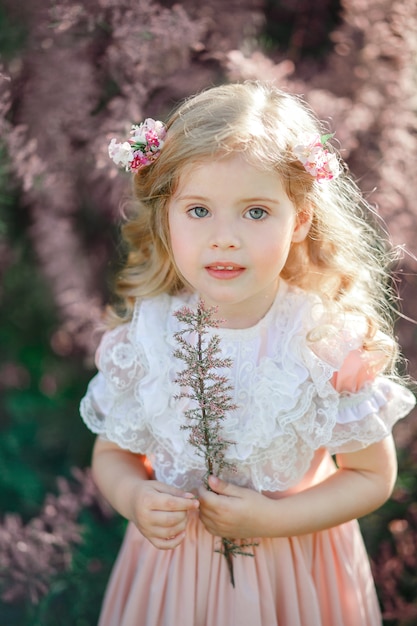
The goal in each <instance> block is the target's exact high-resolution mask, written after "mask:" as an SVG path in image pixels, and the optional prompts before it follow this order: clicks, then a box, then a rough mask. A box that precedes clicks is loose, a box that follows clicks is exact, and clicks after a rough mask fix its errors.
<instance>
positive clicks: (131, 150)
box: [109, 117, 166, 172]
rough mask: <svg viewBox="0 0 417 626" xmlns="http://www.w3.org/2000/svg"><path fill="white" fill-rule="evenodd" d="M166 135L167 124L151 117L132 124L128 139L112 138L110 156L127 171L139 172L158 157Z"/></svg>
mask: <svg viewBox="0 0 417 626" xmlns="http://www.w3.org/2000/svg"><path fill="white" fill-rule="evenodd" d="M165 136H166V128H165V125H164V124H163V123H162V122H160V121H158V120H153V119H152V118H150V117H149V118H148V119H146V120H145V121H144V122H142V124H139V125H133V126H132V130H131V131H130V138H129V139H128V140H127V141H124V142H122V143H120V142H118V141H117V140H116V139H112V140H111V142H110V144H109V156H110V158H111V159H112V161H113V162H114V163H116V165H119V166H121V167H123V168H124V169H125V170H126V171H127V172H137V171H138V170H140V169H141V168H142V167H145V166H146V165H150V164H151V163H152V162H153V161H155V159H157V158H158V156H159V152H160V150H161V149H162V148H163V146H164V140H165Z"/></svg>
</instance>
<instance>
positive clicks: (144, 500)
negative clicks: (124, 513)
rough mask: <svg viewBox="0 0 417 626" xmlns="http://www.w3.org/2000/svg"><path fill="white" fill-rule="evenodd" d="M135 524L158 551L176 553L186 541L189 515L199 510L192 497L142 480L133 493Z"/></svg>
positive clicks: (163, 485) (195, 500)
mask: <svg viewBox="0 0 417 626" xmlns="http://www.w3.org/2000/svg"><path fill="white" fill-rule="evenodd" d="M133 498H134V500H133V511H132V515H131V520H132V521H133V523H134V524H135V525H136V526H137V528H138V529H139V530H140V532H141V533H142V535H143V536H144V537H146V539H148V541H150V542H151V544H152V545H153V546H155V548H159V549H162V550H172V548H176V547H177V546H178V545H179V544H180V543H181V542H182V540H183V539H184V537H185V529H186V526H187V521H188V512H189V511H194V510H196V509H198V506H199V503H198V500H197V499H196V498H195V497H194V496H193V494H192V493H187V492H183V491H181V490H179V489H176V488H175V487H170V486H169V485H165V484H164V483H160V482H158V481H156V480H145V481H144V480H140V481H139V482H138V484H137V487H136V489H135V490H134V492H133Z"/></svg>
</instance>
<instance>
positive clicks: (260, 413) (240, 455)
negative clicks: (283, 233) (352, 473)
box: [81, 282, 414, 492]
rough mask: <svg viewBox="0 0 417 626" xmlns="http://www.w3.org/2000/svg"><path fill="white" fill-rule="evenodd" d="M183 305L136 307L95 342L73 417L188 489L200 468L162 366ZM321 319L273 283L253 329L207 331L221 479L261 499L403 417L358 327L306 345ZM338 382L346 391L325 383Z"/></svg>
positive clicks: (408, 404)
mask: <svg viewBox="0 0 417 626" xmlns="http://www.w3.org/2000/svg"><path fill="white" fill-rule="evenodd" d="M184 304H186V305H187V306H189V307H194V306H196V304H197V297H196V295H193V294H181V295H179V296H168V295H160V296H157V297H154V298H151V299H148V300H144V301H142V302H138V303H137V304H136V307H135V312H134V315H133V319H132V321H131V322H130V323H128V324H125V325H122V326H119V327H117V328H116V329H114V330H111V331H109V332H107V333H106V334H105V335H104V337H103V339H102V342H101V344H100V347H99V350H98V354H97V365H98V369H99V372H98V374H97V375H96V376H95V377H94V378H93V380H92V381H91V383H90V385H89V388H88V390H87V393H86V396H85V397H84V398H83V400H82V403H81V414H82V417H83V419H84V420H85V422H86V424H87V425H88V426H89V428H90V429H91V430H92V431H93V432H95V433H97V434H99V435H100V436H102V437H105V438H107V439H109V440H111V441H114V442H115V443H117V444H118V445H119V446H121V447H122V448H126V449H129V450H131V451H132V452H137V453H142V454H146V455H147V456H148V458H149V459H150V461H151V463H152V466H153V468H154V471H155V475H156V477H157V479H158V480H161V481H163V482H166V483H169V484H172V485H175V486H177V487H179V488H186V489H188V490H190V489H194V488H196V487H197V486H198V485H199V484H200V483H201V479H202V476H203V475H204V473H205V468H204V461H203V459H202V457H201V456H198V454H197V452H196V449H195V448H194V447H193V446H191V445H190V443H189V441H188V436H189V435H188V431H187V430H184V429H183V428H181V426H183V425H184V424H185V419H186V418H185V416H184V411H186V410H187V408H189V406H190V402H192V401H191V400H187V399H185V398H180V399H178V397H177V396H178V393H179V391H180V389H179V386H178V384H177V383H176V382H175V380H176V377H177V375H178V371H180V370H181V369H183V363H182V361H179V360H178V359H176V358H174V357H173V352H174V350H175V348H176V347H177V345H176V342H175V339H174V333H175V332H176V331H178V330H179V329H180V328H181V325H180V322H179V321H178V320H177V318H176V317H175V316H174V311H176V310H177V309H179V308H181V307H182V306H183V305H184ZM321 315H322V307H321V304H320V302H319V300H318V299H317V298H316V297H313V296H311V295H309V294H306V293H305V292H304V291H302V290H300V289H297V288H293V287H290V286H288V285H287V284H286V283H285V282H282V283H281V285H280V288H279V290H278V293H277V297H276V299H275V302H274V303H273V305H272V307H271V309H270V310H269V311H268V313H267V314H266V315H265V317H264V318H262V319H261V320H260V321H259V322H258V323H257V324H256V325H255V326H253V327H250V328H246V329H228V328H218V329H212V330H211V331H210V332H211V333H216V334H217V335H218V336H219V337H220V349H221V354H222V356H223V357H227V358H229V359H231V362H232V365H231V367H230V368H228V370H227V372H226V374H227V376H228V378H229V379H230V382H231V386H232V388H233V392H232V395H233V402H234V403H235V404H236V405H237V409H235V410H233V411H230V412H229V413H228V414H227V415H226V418H225V420H224V421H223V422H222V430H223V436H224V437H225V439H227V440H228V441H232V442H234V443H233V444H232V445H229V447H228V449H227V453H226V459H227V461H229V462H230V463H231V464H233V466H234V467H235V471H233V472H232V471H229V472H227V471H225V473H224V474H223V478H225V479H226V480H230V481H232V482H234V483H236V484H240V485H245V486H250V487H252V488H254V489H257V490H259V491H266V492H276V491H284V490H287V489H293V488H294V487H295V486H296V485H297V484H299V483H300V481H302V479H303V477H307V476H309V475H310V474H311V476H313V475H315V474H314V471H313V470H314V463H318V462H320V463H321V462H325V464H326V467H327V460H325V461H324V458H325V457H324V456H323V454H325V456H326V457H327V458H328V459H330V455H331V454H335V453H338V452H347V451H354V450H358V449H361V448H363V447H365V446H368V445H370V444H372V443H374V442H376V441H379V440H381V439H383V438H384V437H385V436H387V435H388V434H389V433H390V431H391V428H392V425H393V423H394V422H395V421H396V420H398V419H399V418H400V417H403V416H404V415H406V414H407V413H408V412H409V411H410V410H411V408H412V407H413V405H414V396H413V394H412V393H411V392H410V391H409V390H407V389H406V388H404V387H403V386H401V385H399V384H397V383H396V382H393V381H392V380H390V379H389V378H386V377H384V376H379V375H377V372H375V371H374V367H373V365H372V362H371V359H369V362H368V360H367V359H365V360H364V359H363V354H362V353H361V352H360V351H361V350H362V343H363V333H362V332H361V324H357V323H355V324H346V323H345V322H343V323H340V324H338V332H337V333H336V334H335V333H333V334H332V337H331V339H328V340H325V341H319V342H315V343H312V342H311V341H310V340H309V333H310V332H311V330H312V329H313V328H315V327H316V326H317V324H320V316H321ZM355 352H356V353H358V354H361V358H360V359H359V362H360V365H357V364H356V365H355V362H356V361H358V359H356V361H355V359H354V358H351V355H354V354H355ZM344 363H348V367H349V368H350V370H352V371H349V372H348V374H349V375H348V376H347V375H346V372H343V367H344ZM352 364H353V365H352ZM345 369H346V367H345ZM364 372H365V374H364ZM342 374H343V375H342ZM338 376H339V379H340V380H339V383H340V381H341V380H342V379H346V380H349V381H350V382H349V386H350V387H349V388H343V386H342V387H341V385H340V384H337V378H338ZM359 383H360V384H359ZM322 449H324V450H325V451H326V452H325V453H322V452H321V450H322ZM320 463H319V464H320ZM309 470H310V474H307V473H308V472H309Z"/></svg>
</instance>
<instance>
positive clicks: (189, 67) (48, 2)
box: [0, 0, 417, 618]
mask: <svg viewBox="0 0 417 626" xmlns="http://www.w3.org/2000/svg"><path fill="white" fill-rule="evenodd" d="M3 4H4V5H5V6H6V7H7V9H8V11H9V12H10V15H12V16H14V17H15V18H16V19H17V20H20V19H22V20H24V21H25V23H26V24H27V26H28V29H29V37H28V40H27V42H26V47H25V49H24V50H23V51H22V53H21V54H20V55H19V56H17V57H15V58H13V59H11V60H10V61H8V62H6V61H4V62H3V64H2V65H1V66H0V136H1V137H2V138H3V139H4V140H5V142H6V145H7V148H8V152H9V156H10V173H11V174H12V175H13V176H14V177H15V179H16V181H17V182H18V185H19V187H20V188H21V190H22V206H21V210H22V213H23V214H24V218H25V220H26V223H27V229H28V233H29V235H30V238H31V241H32V243H33V247H34V249H35V251H36V254H37V258H38V259H39V267H40V268H41V270H42V272H43V274H44V275H45V277H46V278H47V280H48V282H49V284H50V286H51V289H52V293H53V297H54V300H55V302H56V305H57V308H58V310H59V313H60V317H61V320H62V324H61V327H60V328H59V329H58V330H57V331H56V333H55V334H54V336H53V337H52V338H51V345H52V348H53V349H54V350H55V352H57V353H58V354H61V355H68V354H71V353H73V352H79V353H82V354H84V355H86V356H87V357H88V358H91V357H92V355H93V353H94V350H95V347H96V345H97V341H98V336H97V335H96V334H94V333H92V329H93V328H94V327H95V325H96V324H97V321H98V320H99V318H100V312H101V308H102V305H103V302H104V300H105V299H106V293H105V291H106V288H105V283H104V280H103V276H105V275H106V272H107V264H108V260H109V257H110V255H111V254H112V252H111V249H110V246H109V243H108V240H107V239H106V237H105V236H104V235H103V232H104V231H105V230H106V228H108V227H109V226H110V225H113V224H115V223H117V221H118V219H119V215H120V199H121V198H123V197H126V196H127V194H128V192H129V177H128V176H124V175H122V174H120V173H119V172H118V171H117V170H116V168H114V167H113V165H112V164H111V162H110V160H109V159H108V157H107V144H108V141H109V139H110V138H111V137H112V136H116V137H121V136H123V134H125V133H127V132H128V129H129V128H130V125H131V124H132V123H138V122H140V121H142V120H143V119H144V118H145V117H148V116H151V117H154V118H158V119H164V117H165V116H166V114H167V113H168V112H169V111H170V110H171V108H172V107H173V105H174V104H175V103H176V102H177V101H178V100H179V99H182V98H184V97H186V96H188V95H190V94H192V93H194V92H196V91H198V90H200V89H202V88H204V87H206V86H209V85H212V84H218V83H221V82H227V81H230V80H241V79H245V78H258V79H267V80H274V81H276V83H277V84H278V85H279V86H281V87H283V88H284V89H288V90H290V91H294V92H296V93H299V94H303V95H304V96H305V97H306V99H307V100H308V102H309V103H310V104H311V105H312V107H313V108H314V109H315V110H316V111H317V112H318V114H319V116H320V117H321V118H322V119H324V120H326V121H327V122H328V125H329V127H330V129H331V130H332V131H336V139H337V140H339V141H340V145H341V152H342V156H343V157H344V158H345V159H346V160H347V162H348V164H349V166H350V168H351V170H352V172H353V174H354V175H355V176H356V178H357V179H358V182H359V184H360V186H361V188H362V189H363V191H364V192H365V194H366V195H367V197H368V198H369V200H370V202H371V203H373V204H375V205H376V206H377V208H378V210H379V212H380V214H381V216H382V218H383V219H384V220H385V222H386V224H387V226H388V229H389V231H390V232H391V234H392V238H393V241H394V243H395V244H397V245H398V246H400V247H401V246H402V247H405V249H407V250H408V251H409V253H404V254H403V255H402V259H401V260H400V262H399V268H398V277H399V280H400V284H399V287H400V292H401V296H402V298H403V311H404V314H405V315H408V316H409V317H411V318H413V319H417V298H416V297H415V293H416V289H417V278H416V269H417V262H416V258H415V257H414V256H413V253H414V255H415V254H416V253H417V246H416V233H417V205H416V203H415V198H416V197H417V177H416V176H415V172H414V170H415V164H416V163H417V115H416V110H417V106H416V104H417V101H416V93H417V90H416V86H417V85H416V81H417V79H416V77H417V37H416V36H415V34H416V32H417V4H416V2H415V0H341V4H340V9H341V12H340V20H339V22H338V23H337V25H336V26H335V25H334V24H335V21H334V20H333V22H332V24H333V26H332V30H331V32H327V30H326V25H327V24H328V23H329V20H328V17H329V11H330V9H331V6H333V8H334V3H332V2H331V0H317V1H316V2H315V3H311V2H309V1H308V0H301V1H300V0H281V1H278V0H276V1H275V2H273V1H272V0H270V2H269V3H267V2H266V0H265V1H264V0H243V1H240V0H230V1H229V2H224V0H208V1H207V2H205V3H199V2H194V1H193V0H183V1H180V2H177V3H174V2H171V1H169V0H161V2H160V3H158V2H157V1H155V0H85V1H84V2H76V1H74V0H54V1H52V0H32V1H31V2H30V3H27V2H24V0H3ZM289 16H292V17H293V19H292V21H291V20H290V17H289ZM284 18H285V19H288V20H289V22H288V27H289V28H290V29H292V30H291V32H290V34H289V37H288V42H289V43H288V45H287V47H285V45H284V44H282V45H279V44H280V42H278V47H277V48H276V49H274V50H273V51H270V52H267V51H266V50H268V48H266V47H265V46H263V41H264V40H263V33H264V28H265V25H266V20H267V19H268V20H274V19H277V20H282V19H284ZM326 37H328V39H329V42H330V45H329V46H328V49H326V50H325V51H324V53H322V54H320V55H314V56H312V55H310V56H309V55H306V54H305V53H304V50H305V49H308V50H309V51H310V52H311V50H312V49H314V46H318V45H320V43H321V42H322V41H323V40H324V39H325V38H326ZM304 47H306V48H304ZM86 223H88V227H87V226H86ZM10 263H13V252H12V250H11V249H10V247H9V245H8V242H7V241H5V240H4V239H1V236H0V273H1V271H2V270H4V269H5V267H7V265H8V264H10ZM0 297H1V292H0ZM398 333H399V338H400V342H401V344H402V346H403V348H404V352H405V355H406V357H407V358H408V359H409V361H410V371H411V373H412V374H413V375H414V376H416V375H417V349H416V331H415V325H413V324H411V323H407V322H403V321H400V323H399V324H398ZM401 428H402V430H401ZM397 432H398V433H399V436H398V438H399V441H402V445H404V446H405V445H408V443H409V442H410V440H411V438H412V437H414V436H415V433H416V427H415V425H413V421H412V420H405V421H404V427H401V426H400V430H399V431H397ZM60 497H61V498H64V494H61V496H58V499H59V498H60ZM48 506H49V507H50V508H49V509H48V510H50V511H52V509H54V507H55V508H56V503H55V504H54V503H49V504H48V505H45V507H46V508H45V509H44V511H43V513H42V516H43V517H42V516H41V518H42V519H41V518H40V519H39V520H33V523H31V524H29V525H28V526H23V525H22V523H21V522H20V521H19V519H18V518H15V517H9V518H7V519H6V520H5V524H4V526H3V527H2V528H1V529H0V533H2V534H1V535H0V543H1V541H3V545H7V546H9V543H10V545H11V544H12V543H14V544H15V545H14V547H13V550H14V555H15V556H14V557H13V558H16V559H17V561H16V562H18V563H21V566H22V567H21V568H20V570H19V568H18V569H17V570H16V571H17V574H16V576H17V578H16V580H15V581H14V582H13V585H14V586H12V587H11V588H10V589H12V591H10V590H9V591H8V592H7V593H9V594H17V595H18V594H19V593H20V590H21V589H22V587H19V585H21V584H23V583H20V582H19V578H18V576H19V575H18V572H19V571H22V569H24V568H25V567H26V568H29V570H30V568H33V567H35V564H36V562H37V560H38V559H39V562H41V560H42V559H43V561H42V562H44V563H45V562H46V561H45V559H49V557H48V556H47V553H42V554H41V551H40V549H39V554H38V553H37V552H36V550H38V548H37V547H36V545H39V546H40V545H42V546H44V545H45V546H49V547H48V550H50V551H52V552H51V557H50V563H51V565H50V567H51V568H52V569H54V568H59V567H61V566H65V564H66V562H67V559H68V551H67V548H66V547H65V546H67V545H68V542H71V541H77V540H78V537H79V535H78V534H77V533H78V532H79V531H78V528H77V526H76V523H75V521H73V522H71V524H72V526H71V525H70V527H69V529H68V531H65V532H69V533H70V536H66V535H65V532H64V529H62V533H61V535H60V534H59V533H60V532H61V531H59V532H58V531H57V535H56V537H52V536H51V541H50V543H49V544H48V541H44V539H42V541H41V537H43V538H45V536H46V535H48V532H49V531H48V530H47V529H46V528H47V525H48V524H49V523H50V522H46V517H47V515H48V514H47V511H46V509H47V508H48ZM77 506H78V505H77ZM413 515H414V514H413ZM69 516H70V519H71V520H74V519H75V517H74V516H75V512H74V511H72V510H71V506H70V505H69ZM404 521H405V522H406V525H404V524H403V522H404ZM45 524H46V526H45ZM58 527H59V524H58V526H57V528H58ZM54 528H55V526H54ZM5 533H6V534H5ZM45 533H46V535H45ZM391 534H392V538H393V541H392V542H391V543H387V544H384V545H383V546H381V551H380V553H379V555H378V557H377V559H376V561H375V563H376V568H375V570H376V575H377V580H378V583H379V585H380V587H381V590H382V592H381V593H382V597H383V601H384V603H385V606H386V610H387V613H388V614H389V615H390V616H391V615H395V616H396V617H399V616H401V615H402V616H403V617H404V618H405V617H407V615H408V613H410V612H411V613H412V612H413V611H414V610H415V605H414V604H412V603H407V602H405V601H403V600H401V598H400V596H401V594H400V593H399V592H398V586H399V584H400V583H399V581H400V579H401V577H402V576H404V572H405V571H406V569H407V567H409V566H410V567H411V565H410V564H409V561H408V560H407V559H408V558H409V557H408V556H407V555H409V554H411V553H410V550H411V551H413V550H414V554H415V550H416V536H417V530H416V523H415V515H414V517H413V518H412V519H411V518H410V519H407V520H400V521H399V523H398V524H397V525H395V524H393V525H392V528H391ZM6 536H7V537H8V540H7V541H6V539H5V537H6ZM29 539H30V542H31V545H32V544H33V546H34V547H33V550H32V548H31V551H30V552H27V551H25V548H24V547H23V546H24V545H28V542H29ZM38 539H39V544H37V541H38ZM56 541H57V542H58V543H55V542H56ZM4 542H6V543H4ZM19 542H20V543H19ZM60 542H61V543H60ZM410 542H411V543H410ZM413 542H414V543H413ZM18 545H19V546H21V548H22V549H20V548H19V547H18ZM410 545H412V548H409V547H407V546H410ZM8 549H9V548H8ZM10 549H12V548H11V547H10ZM19 550H20V551H19ZM404 550H408V552H407V554H405V552H404ZM52 553H53V554H52ZM1 554H2V558H3V559H4V558H9V557H8V556H7V554H8V553H7V552H6V553H5V554H6V556H3V553H2V552H1ZM54 555H55V556H54ZM404 555H405V556H404ZM406 557H407V558H406ZM410 558H411V557H410ZM31 559H32V560H31ZM55 559H57V560H56V561H55ZM412 567H415V563H414V565H412ZM384 568H385V569H384ZM388 570H389V571H388ZM30 571H32V570H30ZM381 572H385V574H386V575H385V574H384V575H383V574H382V573H381ZM379 573H381V575H380V576H379V578H378V575H379ZM388 574H389V575H388ZM35 579H36V576H35ZM35 579H34V580H35ZM42 581H43V579H42V576H41V575H39V579H36V584H35V582H33V585H34V586H33V588H30V590H29V593H30V594H31V596H32V597H36V596H37V594H39V593H41V587H42V585H43V584H44V583H43V582H42ZM25 584H26V583H25ZM390 584H391V588H390V587H389V585H390ZM42 589H43V587H42ZM399 598H400V600H401V601H400V600H399ZM401 602H402V604H401ZM412 614H413V615H414V613H412Z"/></svg>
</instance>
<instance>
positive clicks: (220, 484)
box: [208, 476, 239, 497]
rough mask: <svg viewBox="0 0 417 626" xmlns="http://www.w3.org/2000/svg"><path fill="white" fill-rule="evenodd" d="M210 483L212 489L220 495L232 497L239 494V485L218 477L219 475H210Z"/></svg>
mask: <svg viewBox="0 0 417 626" xmlns="http://www.w3.org/2000/svg"><path fill="white" fill-rule="evenodd" d="M208 484H209V487H210V489H212V490H213V491H214V492H215V493H218V494H219V495H222V496H232V497H233V496H237V495H238V490H239V487H236V485H232V484H231V483H227V482H226V481H225V480H222V479H221V478H218V476H209V479H208Z"/></svg>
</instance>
